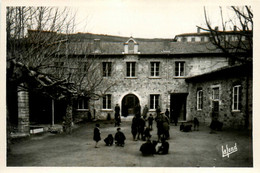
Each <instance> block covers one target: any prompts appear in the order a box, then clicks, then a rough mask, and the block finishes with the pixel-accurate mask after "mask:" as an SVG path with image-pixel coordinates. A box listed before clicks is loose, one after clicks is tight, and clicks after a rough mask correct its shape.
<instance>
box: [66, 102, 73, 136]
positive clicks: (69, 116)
mask: <svg viewBox="0 0 260 173" xmlns="http://www.w3.org/2000/svg"><path fill="white" fill-rule="evenodd" d="M72 123H73V118H72V99H71V98H68V102H67V107H66V115H65V122H64V130H65V132H66V133H67V134H71V132H72Z"/></svg>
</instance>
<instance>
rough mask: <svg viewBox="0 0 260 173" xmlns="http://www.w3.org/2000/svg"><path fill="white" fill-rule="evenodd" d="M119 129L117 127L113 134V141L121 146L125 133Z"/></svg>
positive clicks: (123, 142)
mask: <svg viewBox="0 0 260 173" xmlns="http://www.w3.org/2000/svg"><path fill="white" fill-rule="evenodd" d="M120 130H121V128H117V132H116V134H115V141H116V144H117V145H118V146H121V147H123V146H124V144H125V135H124V133H123V132H121V131H120Z"/></svg>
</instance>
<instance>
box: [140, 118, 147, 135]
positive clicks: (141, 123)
mask: <svg viewBox="0 0 260 173" xmlns="http://www.w3.org/2000/svg"><path fill="white" fill-rule="evenodd" d="M144 127H145V120H144V119H143V118H139V119H138V132H139V133H143V132H144Z"/></svg>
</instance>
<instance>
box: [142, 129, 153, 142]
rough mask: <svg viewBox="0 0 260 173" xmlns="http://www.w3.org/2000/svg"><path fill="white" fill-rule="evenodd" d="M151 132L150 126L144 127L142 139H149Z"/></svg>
mask: <svg viewBox="0 0 260 173" xmlns="http://www.w3.org/2000/svg"><path fill="white" fill-rule="evenodd" d="M151 136H152V135H151V134H150V128H149V127H146V128H145V130H144V140H149V139H150V138H151Z"/></svg>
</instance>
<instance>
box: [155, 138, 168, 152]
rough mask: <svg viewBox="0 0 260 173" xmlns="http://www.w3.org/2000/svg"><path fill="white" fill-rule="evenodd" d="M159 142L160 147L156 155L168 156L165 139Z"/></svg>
mask: <svg viewBox="0 0 260 173" xmlns="http://www.w3.org/2000/svg"><path fill="white" fill-rule="evenodd" d="M161 141H162V145H161V146H160V147H159V149H158V151H157V153H158V154H168V152H169V143H168V142H167V141H166V140H165V138H162V139H161Z"/></svg>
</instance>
